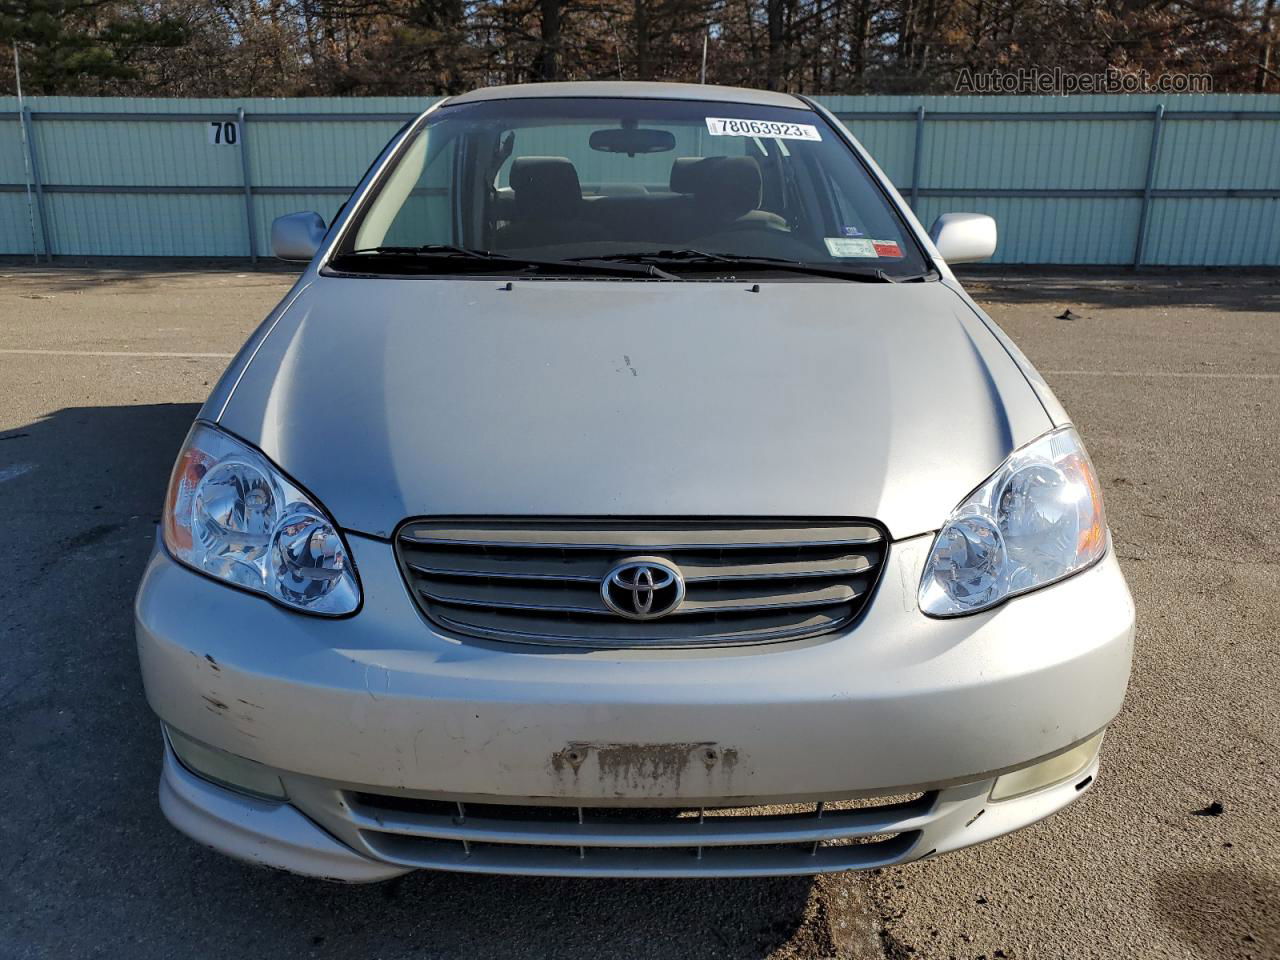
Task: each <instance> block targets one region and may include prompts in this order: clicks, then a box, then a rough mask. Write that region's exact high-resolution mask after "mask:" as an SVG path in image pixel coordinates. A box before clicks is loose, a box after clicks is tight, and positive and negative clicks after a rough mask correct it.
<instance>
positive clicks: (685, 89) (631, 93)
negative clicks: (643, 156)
mask: <svg viewBox="0 0 1280 960" xmlns="http://www.w3.org/2000/svg"><path fill="white" fill-rule="evenodd" d="M530 97H547V98H552V97H628V98H635V99H642V100H708V101H716V102H720V103H750V104H756V105H758V106H765V107H792V108H795V107H799V108H800V109H803V110H808V109H810V107H809V105H808V104H807V103H805V102H804V101H803V100H801V99H800V98H799V97H796V96H793V95H792V94H789V93H776V92H774V91H772V90H748V89H747V88H745V87H717V86H712V85H710V84H703V83H646V82H642V81H637V80H591V81H578V82H570V83H520V84H512V85H510V86H502V87H484V88H481V89H479V90H472V91H471V92H469V93H464V94H461V95H459V96H456V97H450V98H449V103H450V104H454V103H475V102H478V101H481V100H512V99H525V98H530Z"/></svg>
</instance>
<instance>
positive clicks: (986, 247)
mask: <svg viewBox="0 0 1280 960" xmlns="http://www.w3.org/2000/svg"><path fill="white" fill-rule="evenodd" d="M929 239H930V240H932V241H933V245H934V246H935V247H937V248H938V253H939V254H941V256H942V259H943V260H945V261H947V263H968V262H970V261H973V260H985V259H987V257H989V256H991V255H992V254H993V253H995V252H996V222H995V221H994V220H992V219H991V218H990V217H988V216H987V215H986V214H985V213H944V214H943V215H942V216H940V217H939V218H938V219H937V220H935V221H933V226H932V227H930V228H929Z"/></svg>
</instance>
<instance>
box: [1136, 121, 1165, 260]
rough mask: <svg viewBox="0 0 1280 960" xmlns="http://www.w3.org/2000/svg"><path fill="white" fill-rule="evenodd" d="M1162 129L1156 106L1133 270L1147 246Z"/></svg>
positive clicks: (1162, 123) (1162, 125)
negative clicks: (1148, 221) (1148, 224)
mask: <svg viewBox="0 0 1280 960" xmlns="http://www.w3.org/2000/svg"><path fill="white" fill-rule="evenodd" d="M1163 129H1164V104H1163V103H1158V104H1156V112H1155V115H1154V116H1153V117H1152V119H1151V152H1150V153H1148V154H1147V182H1146V183H1145V184H1143V187H1142V213H1141V214H1139V215H1138V239H1137V242H1136V243H1135V244H1134V248H1133V269H1134V270H1137V269H1138V268H1139V267H1140V266H1142V254H1143V252H1144V248H1145V247H1146V245H1147V220H1148V218H1149V217H1150V215H1151V190H1152V188H1153V187H1154V186H1155V179H1156V162H1157V161H1158V160H1159V159H1160V132H1161V131H1162V130H1163Z"/></svg>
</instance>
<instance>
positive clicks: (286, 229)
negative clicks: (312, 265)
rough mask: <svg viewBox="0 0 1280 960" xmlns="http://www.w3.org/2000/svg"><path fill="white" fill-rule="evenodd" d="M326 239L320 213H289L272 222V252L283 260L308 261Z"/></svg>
mask: <svg viewBox="0 0 1280 960" xmlns="http://www.w3.org/2000/svg"><path fill="white" fill-rule="evenodd" d="M323 241H324V219H323V218H322V217H321V216H320V214H318V213H314V212H312V211H310V210H308V211H307V212H306V213H289V214H285V215H284V216H283V217H276V218H275V220H273V221H272V222H271V252H272V253H273V254H274V255H275V256H276V257H278V258H279V259H281V260H291V261H295V262H301V263H307V262H309V261H310V260H311V258H312V257H314V256H315V255H316V251H317V250H319V249H320V244H321V243H322V242H323Z"/></svg>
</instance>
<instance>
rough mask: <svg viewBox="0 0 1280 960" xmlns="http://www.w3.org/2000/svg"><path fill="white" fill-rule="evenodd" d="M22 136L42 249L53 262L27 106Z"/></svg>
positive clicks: (29, 109)
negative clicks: (33, 190) (29, 171)
mask: <svg viewBox="0 0 1280 960" xmlns="http://www.w3.org/2000/svg"><path fill="white" fill-rule="evenodd" d="M22 135H23V139H24V140H25V141H26V147H27V163H29V164H30V165H31V185H32V186H33V187H35V191H36V222H37V223H38V224H39V226H40V249H41V250H43V251H44V258H45V259H46V260H48V261H49V262H52V261H53V256H52V254H50V252H49V221H48V218H47V217H46V216H45V209H44V180H43V179H42V178H41V176H40V162H39V157H40V154H39V152H38V151H37V150H36V138H35V135H34V129H33V127H32V123H31V108H30V107H27V106H24V107H23V108H22Z"/></svg>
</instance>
